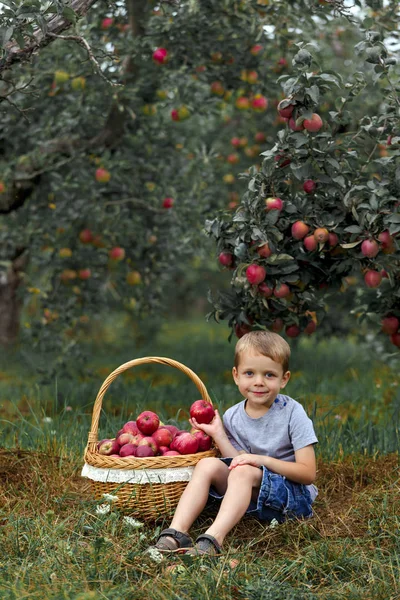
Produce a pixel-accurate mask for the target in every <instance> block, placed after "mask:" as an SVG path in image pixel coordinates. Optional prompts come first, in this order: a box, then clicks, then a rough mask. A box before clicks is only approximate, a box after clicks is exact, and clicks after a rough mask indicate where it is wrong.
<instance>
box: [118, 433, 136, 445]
mask: <svg viewBox="0 0 400 600" xmlns="http://www.w3.org/2000/svg"><path fill="white" fill-rule="evenodd" d="M134 441H135V438H134V436H133V435H132V433H121V435H119V436H118V437H117V442H118V444H119V445H120V446H125V444H131V445H133V444H134Z"/></svg>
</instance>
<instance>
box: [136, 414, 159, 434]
mask: <svg viewBox="0 0 400 600" xmlns="http://www.w3.org/2000/svg"><path fill="white" fill-rule="evenodd" d="M136 425H137V427H138V429H139V431H140V432H141V433H144V435H151V434H152V433H154V432H155V431H156V429H158V427H159V425H160V419H159V417H158V415H156V413H154V412H152V411H151V410H145V411H144V412H142V413H140V415H139V416H138V417H137V419H136Z"/></svg>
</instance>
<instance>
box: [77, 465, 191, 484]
mask: <svg viewBox="0 0 400 600" xmlns="http://www.w3.org/2000/svg"><path fill="white" fill-rule="evenodd" d="M193 469H194V467H184V468H175V469H140V470H136V469H131V470H125V469H100V468H99V467H92V466H91V465H88V464H87V463H85V464H84V466H83V469H82V472H81V475H82V477H87V478H88V479H91V480H92V481H101V482H103V483H105V482H110V483H125V482H129V483H140V484H145V483H173V482H176V481H190V479H191V477H192V473H193Z"/></svg>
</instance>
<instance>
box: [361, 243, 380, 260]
mask: <svg viewBox="0 0 400 600" xmlns="http://www.w3.org/2000/svg"><path fill="white" fill-rule="evenodd" d="M361 252H362V254H364V256H367V257H368V258H375V256H376V255H377V254H378V252H379V244H378V242H377V241H375V240H364V241H363V243H362V244H361Z"/></svg>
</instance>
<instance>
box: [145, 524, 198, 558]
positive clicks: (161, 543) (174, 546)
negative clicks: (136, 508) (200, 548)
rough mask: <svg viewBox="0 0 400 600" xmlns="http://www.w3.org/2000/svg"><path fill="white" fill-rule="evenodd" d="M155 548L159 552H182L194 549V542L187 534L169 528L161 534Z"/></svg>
mask: <svg viewBox="0 0 400 600" xmlns="http://www.w3.org/2000/svg"><path fill="white" fill-rule="evenodd" d="M153 547H154V548H156V549H157V550H158V551H159V552H180V551H182V550H185V549H186V548H192V547H193V542H192V540H191V539H190V537H189V536H188V535H187V534H186V533H182V532H181V531H178V530H177V529H172V528H169V529H164V531H162V532H161V533H160V535H159V537H158V540H157V542H156V543H155V544H154V546H153Z"/></svg>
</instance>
